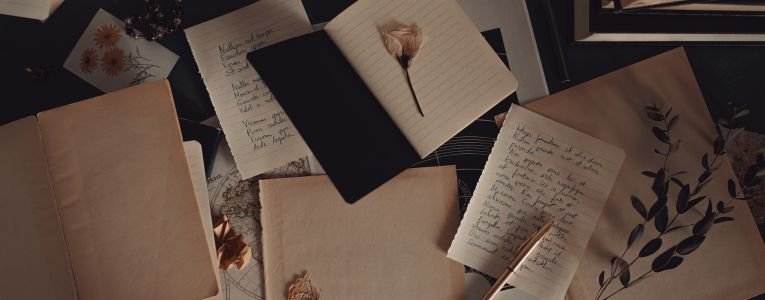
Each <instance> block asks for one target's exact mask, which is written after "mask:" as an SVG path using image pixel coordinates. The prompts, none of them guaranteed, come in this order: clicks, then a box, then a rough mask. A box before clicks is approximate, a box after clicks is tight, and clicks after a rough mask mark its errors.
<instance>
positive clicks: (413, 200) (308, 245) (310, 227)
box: [260, 166, 465, 300]
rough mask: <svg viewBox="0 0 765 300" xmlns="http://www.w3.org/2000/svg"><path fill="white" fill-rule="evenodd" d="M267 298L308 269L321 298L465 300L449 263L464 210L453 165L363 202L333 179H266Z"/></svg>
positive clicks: (457, 269) (273, 299)
mask: <svg viewBox="0 0 765 300" xmlns="http://www.w3.org/2000/svg"><path fill="white" fill-rule="evenodd" d="M260 201H261V203H262V206H263V208H262V211H261V218H262V223H263V257H264V260H265V261H264V265H265V280H266V299H269V300H278V299H286V298H287V297H286V296H287V287H288V286H289V285H290V283H291V282H292V280H293V279H295V277H296V276H297V275H300V274H302V273H303V272H305V271H307V272H309V273H310V278H311V280H312V282H313V284H314V285H315V286H316V287H318V288H319V289H321V297H322V299H336V300H343V299H365V300H375V299H381V300H382V299H386V300H387V299H433V300H436V299H437V300H448V299H464V298H465V277H464V269H463V266H462V265H461V264H459V263H456V262H454V261H452V260H451V259H449V258H447V257H446V250H447V249H448V247H449V243H450V242H451V239H452V237H453V236H454V234H455V233H456V232H457V226H458V222H459V210H458V207H457V206H458V201H457V175H456V170H455V168H454V166H448V167H432V168H420V169H409V170H407V171H405V172H404V173H402V174H401V175H399V176H397V177H395V178H394V179H392V180H391V181H389V182H387V183H386V184H385V185H383V186H382V187H381V188H380V189H378V190H376V191H374V192H373V193H371V194H370V195H369V196H367V198H366V199H365V200H364V201H361V202H358V203H356V204H354V205H350V204H348V203H346V202H345V201H343V198H342V197H341V196H340V194H338V192H337V190H336V189H335V188H334V186H333V185H332V183H331V182H330V180H329V178H327V177H326V176H315V177H299V178H289V179H269V180H262V181H260Z"/></svg>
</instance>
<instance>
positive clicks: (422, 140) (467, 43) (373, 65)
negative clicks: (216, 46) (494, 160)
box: [324, 0, 518, 157]
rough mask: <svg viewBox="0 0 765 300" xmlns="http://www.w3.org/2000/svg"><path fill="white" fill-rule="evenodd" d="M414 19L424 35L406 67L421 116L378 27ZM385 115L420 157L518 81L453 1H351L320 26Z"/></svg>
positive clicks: (464, 124) (381, 28) (499, 97)
mask: <svg viewBox="0 0 765 300" xmlns="http://www.w3.org/2000/svg"><path fill="white" fill-rule="evenodd" d="M412 23H417V24H418V25H419V26H420V27H421V28H422V30H423V33H424V34H425V36H426V37H427V39H426V41H425V45H424V47H423V48H422V50H421V51H420V53H419V55H418V56H417V57H416V58H415V59H414V62H413V63H412V66H411V68H410V74H411V77H412V83H413V85H414V90H415V92H416V94H417V97H418V99H419V101H420V104H421V106H422V110H423V112H424V114H425V116H424V117H423V116H421V115H420V114H419V113H418V112H417V109H416V106H415V101H414V98H413V96H412V94H411V92H410V91H409V87H408V85H407V83H406V79H405V76H404V71H403V69H402V68H401V66H400V65H399V64H398V62H397V60H396V59H395V58H394V57H393V56H392V55H391V54H389V53H388V52H387V50H386V48H385V47H384V45H383V43H382V38H381V36H380V31H381V30H383V29H386V28H387V29H390V28H391V27H392V26H395V25H396V24H407V25H408V24H412ZM324 30H326V31H327V34H328V35H329V36H330V38H332V40H333V41H334V42H335V45H337V47H338V48H339V49H340V51H341V52H342V53H343V55H344V56H345V57H346V59H348V61H349V62H350V64H351V65H352V66H353V68H354V69H355V70H356V72H357V73H358V74H359V76H360V77H361V79H362V80H364V82H365V83H366V84H367V87H368V88H369V89H370V90H371V91H372V94H374V96H375V97H376V98H377V100H378V101H379V102H380V104H381V105H382V106H383V108H384V109H385V111H386V112H387V113H388V115H390V117H391V118H392V119H393V121H394V122H395V123H396V125H397V126H398V128H399V129H401V132H403V134H404V136H406V138H407V139H408V140H409V143H410V144H411V145H412V146H413V147H414V149H415V150H416V151H417V153H419V154H420V156H421V157H425V156H427V155H428V154H430V153H431V152H433V150H435V149H436V148H438V147H439V146H441V145H442V144H443V143H444V142H446V141H447V140H449V139H450V138H452V137H453V136H454V135H455V134H457V133H458V132H459V131H461V130H462V129H464V128H465V127H466V126H467V125H468V124H469V123H470V122H473V121H474V120H475V119H477V118H478V117H479V116H481V115H482V114H484V113H485V112H486V111H488V110H489V109H491V108H492V107H494V105H496V104H497V103H499V101H501V100H503V99H504V98H506V97H507V96H509V95H510V94H512V93H513V92H514V91H515V89H516V88H517V86H518V82H517V81H516V80H515V77H514V76H513V74H512V73H510V71H508V70H507V67H505V65H504V64H503V63H502V62H501V61H500V59H499V57H497V54H496V53H494V50H492V49H491V47H490V46H489V45H488V44H487V43H486V40H485V39H484V38H483V36H481V33H480V32H479V31H478V29H477V28H476V27H475V25H473V23H472V22H470V19H468V17H467V16H466V15H465V13H464V12H463V11H462V9H461V8H460V6H459V4H457V2H456V1H453V0H417V1H415V0H363V1H358V2H356V3H355V4H353V5H352V6H351V7H349V8H348V9H346V10H345V11H344V12H343V13H341V14H340V15H339V16H338V17H336V18H335V19H334V20H332V21H331V22H330V23H329V24H327V26H326V27H325V28H324Z"/></svg>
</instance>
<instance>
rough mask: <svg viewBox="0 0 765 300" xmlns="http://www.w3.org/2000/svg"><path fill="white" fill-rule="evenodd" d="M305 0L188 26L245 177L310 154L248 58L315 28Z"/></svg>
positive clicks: (266, 4)
mask: <svg viewBox="0 0 765 300" xmlns="http://www.w3.org/2000/svg"><path fill="white" fill-rule="evenodd" d="M311 31H312V28H311V24H310V22H309V21H308V16H307V15H306V12H305V9H304V8H303V4H302V2H301V1H300V0H262V1H258V2H256V3H254V4H251V5H249V6H246V7H244V8H242V9H239V10H237V11H234V12H232V13H229V14H227V15H224V16H222V17H218V18H215V19H213V20H210V21H208V22H205V23H202V24H200V25H197V26H194V27H192V28H189V29H187V30H186V37H187V39H188V41H189V45H190V46H191V50H192V53H193V54H194V59H195V60H196V62H197V65H198V66H199V71H200V73H201V75H202V80H203V81H204V83H205V86H206V87H207V91H208V93H209V94H210V98H211V99H212V103H213V106H214V108H215V112H216V113H217V115H218V117H219V119H220V123H221V126H222V128H223V132H224V133H225V134H226V139H227V140H228V142H229V146H230V147H231V152H232V153H233V154H234V159H235V161H236V165H237V167H238V168H239V171H240V172H241V173H242V176H243V177H244V178H245V179H246V178H250V177H253V176H256V175H259V174H262V173H265V172H268V171H271V170H273V169H275V168H277V167H279V166H282V165H284V164H286V163H288V162H290V161H293V160H295V159H298V158H300V157H304V156H306V155H307V154H309V153H310V151H309V150H308V146H306V144H305V142H304V141H303V139H302V138H301V137H300V135H299V134H298V132H297V130H296V129H295V127H294V126H293V125H292V122H291V121H290V120H289V118H287V115H286V113H285V112H284V110H283V109H282V108H281V106H280V105H279V103H278V102H277V101H276V99H274V97H273V95H272V94H271V92H270V91H269V89H268V87H267V86H266V85H265V84H264V83H263V81H262V80H261V78H260V76H259V75H258V74H257V72H256V71H255V70H254V69H253V68H252V67H251V66H250V63H249V62H248V61H247V53H249V52H252V51H253V50H255V49H258V48H263V47H266V46H268V45H271V44H274V43H277V42H280V41H283V40H286V39H289V38H292V37H295V36H299V35H302V34H306V33H310V32H311Z"/></svg>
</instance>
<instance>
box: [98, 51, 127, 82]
mask: <svg viewBox="0 0 765 300" xmlns="http://www.w3.org/2000/svg"><path fill="white" fill-rule="evenodd" d="M101 68H102V69H103V70H104V72H105V73H106V74H109V76H117V75H118V74H119V73H121V72H122V70H124V69H125V53H124V52H122V49H120V48H111V49H109V50H106V52H105V53H104V55H103V56H101Z"/></svg>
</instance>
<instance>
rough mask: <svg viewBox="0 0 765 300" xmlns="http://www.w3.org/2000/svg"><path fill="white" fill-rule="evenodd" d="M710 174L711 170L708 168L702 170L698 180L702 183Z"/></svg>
mask: <svg viewBox="0 0 765 300" xmlns="http://www.w3.org/2000/svg"><path fill="white" fill-rule="evenodd" d="M710 176H712V172H710V171H709V170H704V172H703V173H701V175H700V176H699V179H698V182H699V183H702V182H704V181H707V179H709V177H710Z"/></svg>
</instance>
